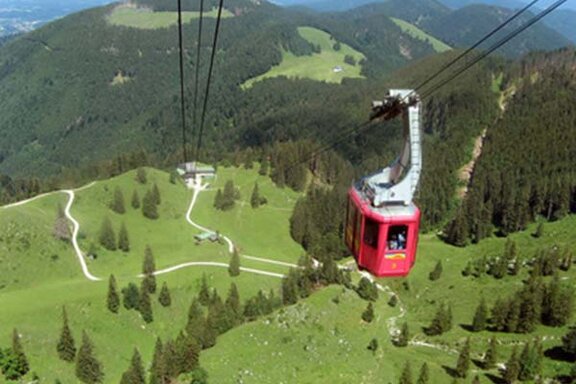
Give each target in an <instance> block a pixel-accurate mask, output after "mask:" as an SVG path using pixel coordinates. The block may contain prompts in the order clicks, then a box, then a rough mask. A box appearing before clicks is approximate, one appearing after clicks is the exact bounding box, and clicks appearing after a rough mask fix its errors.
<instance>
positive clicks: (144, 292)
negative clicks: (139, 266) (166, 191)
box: [138, 280, 154, 323]
mask: <svg viewBox="0 0 576 384" xmlns="http://www.w3.org/2000/svg"><path fill="white" fill-rule="evenodd" d="M138 311H140V315H142V319H143V320H144V321H145V322H147V323H151V322H152V321H153V320H154V316H153V314H152V303H150V293H149V288H147V285H146V283H145V280H143V281H142V285H141V286H140V301H139V302H138Z"/></svg>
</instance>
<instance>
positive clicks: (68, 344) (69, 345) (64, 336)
mask: <svg viewBox="0 0 576 384" xmlns="http://www.w3.org/2000/svg"><path fill="white" fill-rule="evenodd" d="M62 322H63V324H62V331H61V332H60V339H59V340H58V344H57V345H56V350H57V351H58V357H60V358H61V359H62V360H64V361H74V358H75V357H76V346H75V344H74V337H73V336H72V331H71V330H70V326H69V325H68V315H67V313H66V308H65V307H62Z"/></svg>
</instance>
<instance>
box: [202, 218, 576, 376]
mask: <svg viewBox="0 0 576 384" xmlns="http://www.w3.org/2000/svg"><path fill="white" fill-rule="evenodd" d="M575 224H576V217H574V216H573V217H570V218H567V219H564V220H562V221H560V222H557V223H551V224H546V226H545V228H546V230H545V231H546V235H545V236H544V237H543V238H540V239H534V238H532V237H531V236H530V233H531V232H533V231H534V228H533V227H532V228H531V229H530V230H528V231H526V232H523V233H519V234H515V235H513V236H512V238H513V239H514V240H515V241H516V243H517V245H518V249H519V253H520V254H521V255H522V256H525V257H530V256H532V255H533V253H534V252H535V250H536V249H538V248H539V247H541V246H544V245H546V246H551V245H553V244H556V245H559V246H563V245H568V246H571V247H572V248H573V250H576V245H575V244H574V242H573V241H572V240H571V239H572V238H573V236H574V235H575V234H576V227H575ZM504 244H505V239H498V238H492V239H488V240H486V241H483V242H482V243H481V244H479V245H475V246H470V247H468V248H465V249H459V248H454V247H450V246H447V245H445V244H443V243H442V242H440V241H439V240H437V239H436V238H434V237H432V236H430V235H424V236H422V238H421V240H420V245H419V254H418V262H417V265H416V267H415V269H414V271H413V272H412V274H411V275H410V277H409V278H408V280H409V283H410V287H411V289H410V291H408V292H407V291H405V290H404V289H403V288H401V284H400V282H401V281H402V280H400V279H395V280H386V279H381V281H380V283H381V284H383V285H389V286H390V287H392V288H393V289H394V290H395V291H396V292H397V293H398V294H399V295H400V297H401V300H402V302H403V303H404V305H405V306H406V308H407V310H408V312H407V315H406V320H407V321H408V323H409V329H410V333H411V337H413V338H415V339H416V340H426V341H429V342H432V343H437V344H445V345H447V346H448V347H449V348H452V349H459V347H460V345H461V343H462V342H463V341H464V340H465V338H466V337H468V336H472V351H473V355H472V356H473V358H478V357H479V355H480V354H481V353H484V352H485V350H486V346H487V341H488V339H489V338H490V337H492V336H493V335H494V333H490V332H481V333H478V334H472V333H469V332H467V331H465V330H464V329H463V328H462V327H461V325H466V324H470V322H471V320H472V316H473V313H474V311H475V308H476V306H477V304H478V302H479V300H480V297H482V296H483V297H485V298H486V300H487V301H488V304H489V306H491V305H492V303H493V302H494V300H495V299H496V298H497V297H505V296H507V295H509V294H511V293H512V292H513V291H515V290H516V289H518V288H519V287H520V285H521V283H520V278H519V277H516V278H514V277H506V278H504V279H502V280H495V279H493V278H491V277H489V276H484V277H481V278H479V279H476V280H475V279H472V278H463V277H462V276H461V271H462V270H463V269H464V266H465V265H466V262H467V261H468V260H469V259H471V258H475V257H481V256H482V255H488V256H490V255H498V254H501V252H502V250H503V248H504ZM438 260H442V264H443V267H444V272H443V275H442V277H441V279H440V280H438V281H436V282H430V281H429V280H428V273H429V272H430V271H431V270H432V269H433V268H434V265H435V264H436V262H437V261H438ZM522 273H523V274H524V276H525V274H526V273H527V270H524V271H523V272H522ZM561 276H562V277H564V278H567V279H570V280H569V281H572V282H573V279H574V278H575V277H576V271H575V270H574V268H573V269H572V270H571V271H570V272H569V273H562V274H561ZM336 296H338V297H340V303H339V304H336V303H334V301H333V298H334V297H336ZM383 297H384V295H381V298H380V299H379V300H378V302H377V303H376V306H375V311H376V314H377V315H376V320H375V322H373V323H372V324H364V323H363V322H362V321H361V320H360V315H361V313H362V311H363V310H364V308H365V306H366V303H365V302H363V301H362V300H360V299H359V298H358V297H357V296H356V295H355V294H353V293H352V292H343V291H342V288H340V287H329V288H326V289H323V290H321V291H320V292H317V293H315V294H314V295H313V296H312V297H311V298H309V299H307V300H304V301H303V302H301V303H300V304H297V305H296V306H292V307H289V308H287V309H284V310H281V311H280V312H278V313H275V314H274V315H272V316H270V317H268V318H267V319H263V320H261V321H259V322H256V323H253V324H249V325H245V326H243V327H241V328H238V329H235V330H233V331H232V332H230V333H228V334H226V335H224V336H223V337H222V338H221V340H219V342H218V344H217V346H216V347H215V348H214V349H211V350H209V351H206V352H205V353H204V354H203V355H202V358H201V362H202V364H203V365H204V366H205V367H206V368H207V369H208V371H209V373H210V375H211V379H212V380H213V381H214V382H218V383H223V384H225V383H235V382H237V380H239V378H242V380H243V382H244V383H246V384H250V383H262V382H280V381H282V382H284V383H316V382H330V383H349V382H351V381H354V382H362V383H382V382H385V383H388V382H391V383H394V382H397V381H398V379H399V376H400V374H401V371H402V369H403V366H404V363H405V361H407V360H409V361H410V362H411V364H412V371H413V376H414V380H415V378H416V375H417V372H418V370H419V369H420V366H421V365H422V363H423V362H427V363H428V365H429V368H430V370H431V377H430V382H432V383H445V382H451V381H452V379H451V378H449V376H448V375H447V374H446V371H445V367H455V364H456V360H457V353H455V352H451V353H446V352H441V351H438V350H437V349H433V348H430V347H424V346H410V347H408V348H405V349H403V348H396V347H394V346H392V344H391V342H390V338H389V335H388V327H387V319H389V318H390V317H391V316H397V315H398V314H399V310H398V309H395V308H390V307H388V306H387V305H386V301H387V296H385V297H384V298H383ZM440 302H445V303H450V304H451V305H452V308H453V314H454V327H453V329H452V331H450V332H448V333H447V334H446V335H444V336H439V337H427V336H425V335H424V333H423V331H422V327H425V326H428V324H429V323H430V321H431V319H432V317H433V316H434V313H435V311H436V308H437V304H438V303H440ZM402 321H404V320H399V321H398V324H401V323H402ZM565 333H566V329H565V328H564V329H558V328H549V327H543V326H540V327H538V329H537V331H536V332H535V333H534V334H533V335H515V334H513V335H508V334H497V335H498V338H499V339H500V340H503V341H508V342H512V341H528V340H531V339H532V337H533V336H534V335H539V336H547V338H548V340H547V341H545V342H544V346H545V349H546V348H550V347H553V346H555V345H558V344H560V343H561V341H560V337H561V336H562V335H564V334H565ZM373 337H376V338H377V339H378V341H379V345H380V350H379V352H378V353H377V354H376V355H375V356H373V355H372V354H371V353H370V351H368V350H367V349H366V347H367V345H368V343H369V341H370V339H371V338H373ZM235 345H242V353H238V349H237V348H235V347H234V346H235ZM510 351H511V347H510V346H502V347H500V356H499V361H501V362H504V361H505V360H506V359H507V358H508V356H509V354H510ZM270 367H274V368H273V369H271V368H270ZM472 369H473V370H475V371H474V372H475V373H478V374H480V375H481V382H482V383H491V382H492V381H491V380H490V379H488V378H487V377H486V376H485V373H486V372H482V371H480V370H479V369H478V368H477V367H475V366H473V367H472ZM569 369H570V365H569V364H565V363H560V362H556V361H552V360H546V361H545V373H548V374H549V375H552V374H553V373H558V372H565V373H567V372H568V371H569ZM491 373H492V374H495V375H499V374H498V373H497V372H496V371H493V372H491ZM468 380H470V379H468Z"/></svg>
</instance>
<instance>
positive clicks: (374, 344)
mask: <svg viewBox="0 0 576 384" xmlns="http://www.w3.org/2000/svg"><path fill="white" fill-rule="evenodd" d="M367 349H368V350H370V351H372V354H374V355H375V354H376V351H377V350H378V340H377V339H376V338H373V339H372V340H370V343H369V344H368V347H367Z"/></svg>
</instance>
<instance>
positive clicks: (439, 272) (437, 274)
mask: <svg viewBox="0 0 576 384" xmlns="http://www.w3.org/2000/svg"><path fill="white" fill-rule="evenodd" d="M440 276H442V261H441V260H438V262H437V263H436V266H435V267H434V270H433V271H432V272H430V273H429V274H428V279H430V281H435V280H438V279H439V278H440Z"/></svg>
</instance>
